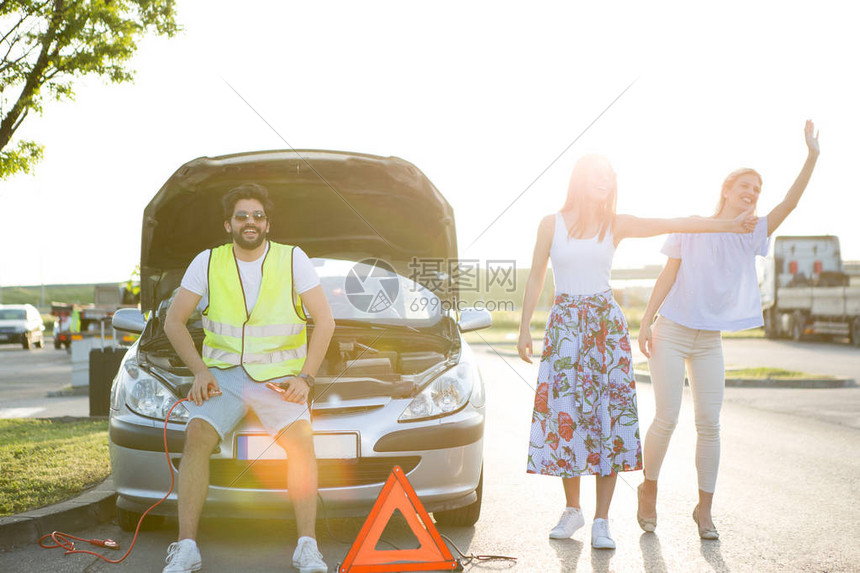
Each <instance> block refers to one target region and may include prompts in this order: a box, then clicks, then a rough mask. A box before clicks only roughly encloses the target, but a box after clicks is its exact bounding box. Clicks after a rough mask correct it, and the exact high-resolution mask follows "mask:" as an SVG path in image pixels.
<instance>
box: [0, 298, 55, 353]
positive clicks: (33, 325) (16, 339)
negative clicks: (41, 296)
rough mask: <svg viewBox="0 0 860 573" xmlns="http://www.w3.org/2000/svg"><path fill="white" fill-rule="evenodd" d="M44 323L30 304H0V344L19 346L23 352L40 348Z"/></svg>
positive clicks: (37, 311)
mask: <svg viewBox="0 0 860 573" xmlns="http://www.w3.org/2000/svg"><path fill="white" fill-rule="evenodd" d="M44 330H45V323H44V322H43V321H42V315H41V314H39V310H38V309H37V308H36V307H35V306H33V305H32V304H0V344H3V343H6V342H11V343H14V344H20V345H21V347H22V348H23V349H24V350H27V349H30V348H42V347H43V346H44V345H45V339H44V334H43V333H44Z"/></svg>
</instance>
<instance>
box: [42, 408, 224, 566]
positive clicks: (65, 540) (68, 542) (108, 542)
mask: <svg viewBox="0 0 860 573" xmlns="http://www.w3.org/2000/svg"><path fill="white" fill-rule="evenodd" d="M218 394H220V392H210V393H209V395H210V396H217V395H218ZM186 401H188V398H182V399H181V400H179V401H178V402H176V403H175V404H174V405H173V406H171V407H170V410H168V411H167V416H165V417H164V455H165V457H166V458H167V467H168V469H170V489H168V490H167V493H166V494H164V497H162V498H161V499H159V500H158V501H156V502H155V503H153V504H152V505H151V506H150V507H149V509H147V510H146V511H144V512H143V515H141V516H140V520H139V521H138V522H137V527H136V528H135V529H134V537H133V538H132V540H131V545H129V547H128V551H126V552H125V555H123V556H122V557H120V558H119V559H108V558H107V557H105V556H104V555H102V554H101V553H96V552H95V551H89V550H86V549H75V542H74V541H73V540H76V541H83V542H86V543H89V544H90V545H94V546H96V547H107V548H108V549H115V550H119V543H117V542H116V541H114V540H113V539H86V538H84V537H76V536H74V535H71V534H69V533H63V532H62V531H54V532H52V533H48V534H46V535H43V536H42V537H40V538H39V546H40V547H44V548H45V549H57V548H60V547H62V548H63V549H65V550H66V552H65V555H71V554H73V553H85V554H88V555H95V556H96V557H98V558H99V559H103V560H104V561H107V562H108V563H121V562H122V561H123V560H125V558H126V557H128V556H129V554H131V550H132V549H134V544H135V542H136V541H137V534H138V532H139V531H140V526H141V524H142V523H143V519H144V518H145V517H146V514H147V513H149V512H150V511H152V510H153V509H155V507H157V506H158V504H160V503H161V502H163V501H164V500H165V499H167V498H168V497H169V496H170V494H171V493H172V492H173V483H174V472H173V464H172V463H171V462H170V451H169V450H168V449H167V423H168V421H169V420H170V414H172V413H173V409H174V408H176V407H177V406H178V405H179V404H181V403H182V402H186ZM49 537H50V538H51V539H52V540H53V541H54V544H53V545H45V543H43V542H44V541H45V540H46V539H47V538H49Z"/></svg>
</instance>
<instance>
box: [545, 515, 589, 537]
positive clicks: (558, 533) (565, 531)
mask: <svg viewBox="0 0 860 573" xmlns="http://www.w3.org/2000/svg"><path fill="white" fill-rule="evenodd" d="M583 525H585V519H583V517H582V510H581V509H579V508H578V507H566V508H564V511H563V512H562V514H561V518H559V520H558V525H556V526H555V527H553V528H552V529H551V530H550V532H549V538H550V539H568V538H569V537H570V536H571V535H573V534H574V533H576V530H577V529H579V528H580V527H582V526H583Z"/></svg>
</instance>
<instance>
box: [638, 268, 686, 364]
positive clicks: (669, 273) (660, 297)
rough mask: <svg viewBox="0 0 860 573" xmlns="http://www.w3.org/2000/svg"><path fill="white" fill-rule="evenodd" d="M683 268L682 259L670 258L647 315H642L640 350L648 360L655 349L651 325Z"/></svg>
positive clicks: (655, 287) (654, 291)
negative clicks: (679, 270)
mask: <svg viewBox="0 0 860 573" xmlns="http://www.w3.org/2000/svg"><path fill="white" fill-rule="evenodd" d="M680 267H681V259H673V258H671V257H670V258H669V260H667V261H666V266H665V267H663V270H662V271H660V276H659V277H657V282H656V283H655V284H654V290H652V291H651V297H650V298H649V299H648V306H646V307H645V314H643V315H642V322H641V323H640V325H639V337H638V339H639V350H641V351H642V354H644V355H645V357H646V358H651V351H652V350H653V348H654V342H653V340H651V323H652V322H654V316H655V315H656V314H657V311H658V310H660V307H661V306H663V301H664V300H666V295H668V294H669V291H670V290H672V285H673V284H675V277H677V276H678V269H679V268H680Z"/></svg>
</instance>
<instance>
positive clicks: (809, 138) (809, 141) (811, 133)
mask: <svg viewBox="0 0 860 573" xmlns="http://www.w3.org/2000/svg"><path fill="white" fill-rule="evenodd" d="M803 136H804V137H805V138H806V147H808V148H809V153H814V154H815V155H818V154H819V153H820V152H821V148H820V147H819V146H818V132H817V131H815V124H814V123H812V120H811V119H807V120H806V127H804V129H803Z"/></svg>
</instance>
